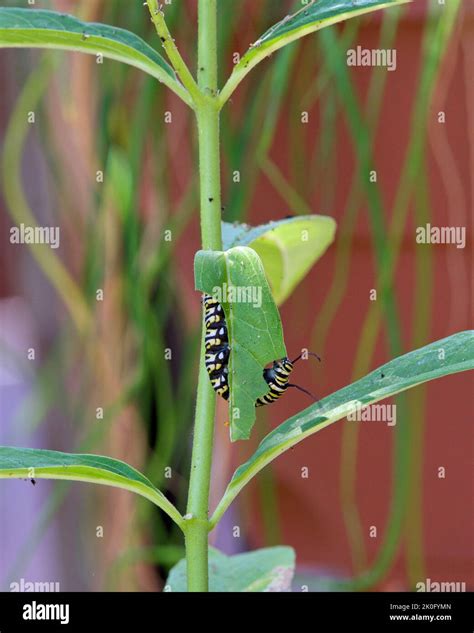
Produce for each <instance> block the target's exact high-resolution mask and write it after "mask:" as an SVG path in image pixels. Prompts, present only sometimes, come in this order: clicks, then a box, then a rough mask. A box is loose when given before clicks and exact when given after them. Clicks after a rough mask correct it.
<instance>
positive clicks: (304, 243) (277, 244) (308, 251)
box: [222, 215, 336, 305]
mask: <svg viewBox="0 0 474 633" xmlns="http://www.w3.org/2000/svg"><path fill="white" fill-rule="evenodd" d="M335 232H336V223H335V221H334V220H333V219H332V218H331V217H328V216H324V215H299V216H296V217H294V218H286V219H284V220H278V221H277V222H269V223H268V224H262V225H260V226H249V225H248V224H239V223H233V224H231V223H228V222H223V223H222V237H223V243H224V248H225V249H228V248H231V247H232V246H249V247H250V248H253V249H254V250H255V251H256V252H257V253H258V254H259V256H260V259H261V260H262V264H263V267H264V268H265V274H266V276H267V279H268V282H269V284H270V286H271V289H272V294H273V298H274V300H275V303H276V304H277V305H281V304H282V303H283V302H284V301H285V300H286V299H287V298H288V297H289V296H290V294H291V293H292V292H293V290H294V289H295V287H296V286H297V285H298V284H299V283H300V281H301V280H302V279H303V278H304V276H305V275H306V274H307V273H308V272H309V270H310V269H311V267H312V266H313V265H314V264H315V262H317V260H318V259H319V258H320V257H321V256H322V255H323V254H324V253H325V252H326V250H327V248H328V247H329V245H330V244H331V243H332V242H333V240H334V235H335Z"/></svg>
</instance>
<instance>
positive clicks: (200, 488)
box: [185, 0, 222, 591]
mask: <svg viewBox="0 0 474 633" xmlns="http://www.w3.org/2000/svg"><path fill="white" fill-rule="evenodd" d="M216 15H217V6H216V0H199V5H198V20H199V35H198V85H199V90H200V93H201V96H200V98H199V100H197V101H196V116H197V124H198V140H199V178H200V202H201V236H202V247H203V249H205V250H221V249H222V235H221V192H220V156H219V108H218V106H217V99H216V95H217V21H216ZM204 353H205V348H204V335H203V337H202V343H201V359H200V369H199V379H198V389H197V402H196V417H195V423H194V440H193V452H192V460H191V475H190V481H189V495H188V507H187V515H186V526H185V541H186V562H187V580H188V591H208V590H209V580H208V533H209V527H210V526H209V518H208V511H209V487H210V479H211V465H212V447H213V438H214V417H215V406H216V405H215V394H214V392H213V390H212V387H211V384H210V382H209V377H208V375H207V372H206V368H205V364H204Z"/></svg>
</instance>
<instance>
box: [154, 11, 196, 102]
mask: <svg viewBox="0 0 474 633" xmlns="http://www.w3.org/2000/svg"><path fill="white" fill-rule="evenodd" d="M147 5H148V9H149V11H150V15H151V21H152V22H153V24H154V25H155V29H156V32H157V33H158V36H159V38H160V40H161V42H162V44H163V48H164V49H165V51H166V54H167V55H168V59H169V60H170V62H171V65H172V66H173V68H174V70H175V72H176V75H177V76H178V78H179V79H180V81H181V83H182V84H183V86H184V87H185V88H186V90H187V91H188V93H189V94H190V96H191V99H192V101H193V103H194V104H195V103H196V101H199V99H200V92H199V88H198V86H197V84H196V81H195V79H194V77H193V76H192V74H191V72H190V71H189V68H188V67H187V65H186V62H185V61H184V59H183V58H182V57H181V54H180V52H179V50H178V47H177V46H176V44H175V42H174V39H173V38H172V37H171V35H170V32H169V30H168V26H167V25H166V22H165V16H164V13H163V10H162V9H160V7H159V5H158V0H147ZM178 94H179V96H180V97H181V98H183V95H182V94H180V93H178ZM183 100H184V101H185V102H186V103H188V105H191V104H190V103H189V100H188V99H186V98H184V99H183Z"/></svg>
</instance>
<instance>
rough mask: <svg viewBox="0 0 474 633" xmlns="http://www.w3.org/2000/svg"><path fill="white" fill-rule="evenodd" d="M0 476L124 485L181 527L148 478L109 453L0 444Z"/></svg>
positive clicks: (118, 486)
mask: <svg viewBox="0 0 474 633" xmlns="http://www.w3.org/2000/svg"><path fill="white" fill-rule="evenodd" d="M0 478H3V479H13V478H14V479H24V478H27V479H67V480H68V481H85V482H89V483H93V484H100V485H103V486H114V487H115V488H123V489H124V490H130V491H131V492H135V493H136V494H139V495H141V496H142V497H145V498H146V499H148V500H149V501H152V502H153V503H154V504H155V505H157V506H158V507H159V508H161V509H162V510H164V512H166V514H168V515H169V516H170V517H171V518H172V519H173V521H175V523H177V524H178V525H179V526H180V527H181V526H182V524H183V519H182V517H181V515H180V513H179V512H178V510H176V508H175V507H174V505H173V504H172V503H171V502H170V501H168V499H167V498H166V497H165V496H164V494H163V493H162V492H160V491H159V490H158V489H157V488H155V486H154V485H153V484H152V483H151V481H150V480H149V479H147V478H146V477H145V476H144V475H142V474H141V473H140V472H139V471H138V470H135V468H132V467H131V466H129V465H128V464H126V463H125V462H122V461H120V460H118V459H113V458H111V457H104V456H103V455H80V454H78V455H74V454H73V453H61V452H59V451H48V450H43V449H36V448H16V447H11V446H0Z"/></svg>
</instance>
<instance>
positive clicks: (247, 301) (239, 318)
mask: <svg viewBox="0 0 474 633" xmlns="http://www.w3.org/2000/svg"><path fill="white" fill-rule="evenodd" d="M194 274H195V284H196V289H197V290H200V291H201V292H205V293H207V294H210V295H213V296H214V298H215V299H216V300H217V301H219V303H221V305H222V307H223V308H224V313H225V317H226V321H227V329H228V335H229V343H230V346H231V353H230V357H229V388H230V398H229V418H230V437H231V440H232V441H235V440H240V439H248V438H249V437H250V432H251V430H252V427H253V424H254V422H255V415H256V414H255V401H256V400H257V398H258V397H259V396H262V395H263V394H265V393H266V392H267V391H268V385H267V383H266V382H265V380H264V379H263V368H264V367H265V365H267V364H268V363H270V362H272V361H273V360H276V359H280V358H283V357H285V356H286V349H285V343H284V341H283V332H282V326H281V321H280V314H279V312H278V309H277V308H276V306H275V303H274V301H273V298H272V293H271V291H270V287H269V285H268V282H267V279H266V277H265V272H264V270H263V266H262V262H261V261H260V258H259V257H258V255H257V253H256V252H255V251H254V250H252V249H251V248H247V247H245V246H238V247H236V248H231V249H229V250H228V251H225V252H223V251H198V252H197V253H196V258H195V261H194ZM231 289H234V290H231ZM232 291H234V292H235V297H234V298H233V297H232V296H231V294H230V292H232Z"/></svg>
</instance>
